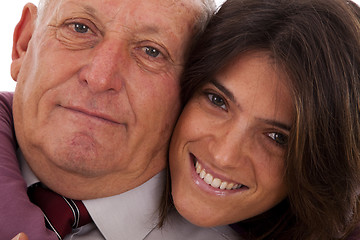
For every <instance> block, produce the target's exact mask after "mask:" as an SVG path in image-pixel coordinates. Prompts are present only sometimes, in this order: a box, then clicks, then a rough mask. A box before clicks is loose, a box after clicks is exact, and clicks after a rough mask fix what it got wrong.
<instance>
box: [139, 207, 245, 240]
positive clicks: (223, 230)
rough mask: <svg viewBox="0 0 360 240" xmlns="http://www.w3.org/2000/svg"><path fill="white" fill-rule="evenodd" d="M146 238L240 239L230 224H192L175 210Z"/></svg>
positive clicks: (151, 239)
mask: <svg viewBox="0 0 360 240" xmlns="http://www.w3.org/2000/svg"><path fill="white" fill-rule="evenodd" d="M145 239H146V240H155V239H164V240H165V239H166V240H183V239H191V240H208V239H211V240H232V239H240V238H239V236H238V235H237V234H236V232H235V231H233V230H232V229H231V228H230V227H228V226H219V227H212V228H203V227H198V226H195V225H193V224H191V223H190V222H189V221H187V220H186V219H184V218H183V217H182V216H181V215H180V214H178V213H177V212H176V211H175V210H174V211H172V212H171V213H170V214H169V217H168V219H167V221H166V222H165V224H164V226H163V227H162V228H160V229H159V228H155V229H154V230H153V231H152V232H150V233H149V235H148V236H147V237H146V238H145Z"/></svg>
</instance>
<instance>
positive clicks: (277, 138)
mask: <svg viewBox="0 0 360 240" xmlns="http://www.w3.org/2000/svg"><path fill="white" fill-rule="evenodd" d="M267 136H268V137H269V138H271V139H272V141H274V142H275V144H277V145H279V146H281V147H286V146H287V144H288V140H289V137H288V136H287V135H285V134H282V133H279V132H270V133H267Z"/></svg>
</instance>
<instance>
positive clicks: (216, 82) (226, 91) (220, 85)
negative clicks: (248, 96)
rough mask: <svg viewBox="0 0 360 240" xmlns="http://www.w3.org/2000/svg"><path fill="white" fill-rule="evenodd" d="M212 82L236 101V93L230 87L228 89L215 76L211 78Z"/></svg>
mask: <svg viewBox="0 0 360 240" xmlns="http://www.w3.org/2000/svg"><path fill="white" fill-rule="evenodd" d="M210 83H212V84H214V86H215V87H216V88H218V89H219V90H220V91H221V92H223V93H224V94H225V95H226V96H227V97H228V98H229V99H230V100H231V101H233V102H235V103H236V99H235V97H234V94H233V93H232V92H231V91H230V90H229V89H227V88H226V87H225V86H224V85H222V84H221V83H219V82H218V81H217V80H216V79H215V78H214V79H212V80H210ZM236 104H237V103H236Z"/></svg>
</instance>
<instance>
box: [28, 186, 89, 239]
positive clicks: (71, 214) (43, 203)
mask: <svg viewBox="0 0 360 240" xmlns="http://www.w3.org/2000/svg"><path fill="white" fill-rule="evenodd" d="M28 195H29V198H30V200H31V202H33V203H34V204H36V205H37V206H39V207H40V208H41V210H42V211H43V213H44V217H45V223H46V227H47V228H49V229H50V230H53V231H54V232H55V233H56V235H57V236H58V238H59V239H63V238H64V237H65V236H66V235H67V234H69V233H71V231H72V229H74V228H78V227H81V226H83V225H85V224H88V223H90V222H92V219H91V217H90V215H89V213H88V211H87V210H86V207H85V206H84V204H83V203H82V201H78V200H72V199H70V198H65V197H63V196H61V195H59V194H57V193H55V192H53V191H51V190H50V189H47V188H43V187H42V185H41V183H36V184H33V185H32V186H30V187H29V188H28Z"/></svg>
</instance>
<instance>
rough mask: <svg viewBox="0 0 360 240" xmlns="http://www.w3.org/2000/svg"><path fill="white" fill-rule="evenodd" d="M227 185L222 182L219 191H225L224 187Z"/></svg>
mask: <svg viewBox="0 0 360 240" xmlns="http://www.w3.org/2000/svg"><path fill="white" fill-rule="evenodd" d="M227 185H228V183H227V182H222V183H221V185H220V189H221V190H224V189H226V186H227Z"/></svg>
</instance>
